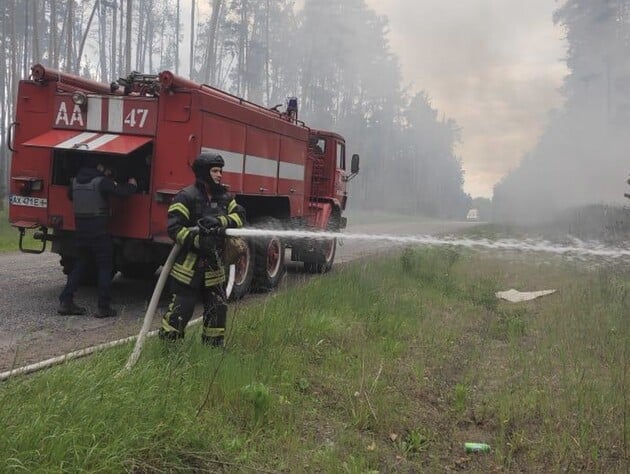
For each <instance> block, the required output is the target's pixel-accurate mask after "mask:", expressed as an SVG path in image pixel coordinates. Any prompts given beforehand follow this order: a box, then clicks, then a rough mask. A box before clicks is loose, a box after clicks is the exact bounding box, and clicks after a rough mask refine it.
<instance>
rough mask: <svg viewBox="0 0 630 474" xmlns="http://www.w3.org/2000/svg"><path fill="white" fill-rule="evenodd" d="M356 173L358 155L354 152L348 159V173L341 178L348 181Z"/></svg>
mask: <svg viewBox="0 0 630 474" xmlns="http://www.w3.org/2000/svg"><path fill="white" fill-rule="evenodd" d="M357 174H359V155H357V154H356V153H355V154H354V155H352V161H350V174H349V175H348V176H345V177H344V178H343V180H344V181H345V182H348V181H350V180H351V179H352V178H354V177H355V176H356V175H357Z"/></svg>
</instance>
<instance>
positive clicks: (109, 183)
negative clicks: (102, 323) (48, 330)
mask: <svg viewBox="0 0 630 474" xmlns="http://www.w3.org/2000/svg"><path fill="white" fill-rule="evenodd" d="M110 175H111V171H110V170H108V169H106V168H105V166H104V165H103V164H102V163H100V162H99V161H98V159H97V158H96V157H95V156H91V155H89V156H86V157H85V158H83V162H82V164H81V168H80V169H79V172H78V173H77V176H76V178H74V179H73V180H72V184H71V186H70V187H69V189H68V196H69V197H70V199H71V200H72V204H73V209H74V221H75V227H76V232H75V246H76V250H77V256H78V260H77V263H76V265H75V267H74V269H73V270H72V272H70V274H69V275H68V281H67V283H66V286H65V288H64V289H63V291H62V292H61V294H60V295H59V309H58V310H57V312H58V313H59V314H63V315H82V314H85V313H86V309H85V308H83V307H81V306H77V305H76V304H75V303H74V293H75V292H76V291H77V289H78V288H79V284H80V282H81V280H82V279H83V278H84V277H85V275H86V273H87V272H88V271H89V267H90V261H91V259H93V260H94V262H95V263H96V267H97V272H98V310H97V312H96V314H95V316H96V317H97V318H108V317H112V316H116V314H117V312H116V310H115V309H113V308H112V307H111V294H110V293H111V281H112V274H113V270H114V252H113V244H112V238H111V236H110V235H109V231H108V229H107V225H108V222H109V203H108V197H109V196H120V197H126V196H130V195H131V194H133V193H134V192H135V191H136V186H137V185H136V180H135V179H134V178H129V180H128V182H127V183H125V184H118V183H116V182H115V181H114V180H113V179H112V178H111V177H110Z"/></svg>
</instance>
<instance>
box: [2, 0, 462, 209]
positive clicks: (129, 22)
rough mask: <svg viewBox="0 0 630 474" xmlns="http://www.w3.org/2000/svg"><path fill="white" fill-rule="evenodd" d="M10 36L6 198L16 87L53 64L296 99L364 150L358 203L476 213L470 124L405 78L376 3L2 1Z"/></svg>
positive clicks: (101, 75)
mask: <svg viewBox="0 0 630 474" xmlns="http://www.w3.org/2000/svg"><path fill="white" fill-rule="evenodd" d="M184 7H186V8H184ZM0 32H1V35H0V36H1V44H2V45H1V47H0V64H1V65H2V66H3V67H1V66H0V102H2V104H3V107H2V108H1V109H0V135H1V137H2V138H1V140H2V141H1V147H0V178H1V180H0V197H2V198H3V199H2V200H1V201H0V202H2V203H3V204H4V203H5V202H6V201H5V198H6V195H7V185H8V165H9V161H10V157H9V150H8V149H7V146H6V136H7V129H8V128H9V125H10V123H11V122H12V121H13V114H14V104H15V99H16V91H17V85H18V81H19V80H21V79H23V78H28V77H29V74H30V67H31V66H32V65H33V64H36V63H42V64H44V65H46V66H48V67H50V68H53V69H57V70H60V71H65V72H71V73H74V74H78V75H81V76H83V77H86V78H90V79H94V80H98V81H101V82H104V83H111V82H112V81H113V80H116V79H118V78H119V77H125V76H126V75H127V74H129V73H130V72H131V71H140V72H143V73H147V74H156V73H158V72H160V71H163V70H171V71H173V72H175V73H176V74H179V75H182V76H184V77H189V78H191V79H193V80H195V81H198V82H200V83H204V84H209V85H212V86H215V87H218V88H221V89H223V90H226V91H228V92H230V93H233V94H235V95H237V96H240V97H243V98H245V99H247V100H250V101H252V102H256V103H258V104H261V105H263V106H267V107H273V106H275V105H277V104H283V103H285V101H286V98H287V97H289V96H296V97H298V100H299V103H300V119H301V120H304V121H305V122H306V124H307V125H309V126H311V127H315V128H322V129H328V130H333V131H335V132H337V133H340V134H341V135H343V136H344V137H345V138H346V141H347V145H348V150H349V152H350V153H359V154H360V155H361V173H360V174H359V176H358V177H357V178H356V179H355V180H354V181H353V182H352V184H351V189H350V193H351V197H350V205H351V207H353V208H357V209H379V210H384V211H396V212H398V213H408V214H424V215H429V216H435V217H443V218H462V217H463V216H465V215H466V211H467V210H468V208H469V207H470V202H471V198H470V196H469V195H467V194H466V193H465V192H464V191H463V183H464V171H463V169H462V165H461V160H460V158H459V157H458V156H457V155H456V153H455V148H456V145H457V143H458V141H459V140H460V134H461V130H460V128H459V126H458V125H457V123H456V122H455V121H454V120H453V119H450V118H447V117H443V116H441V115H440V113H439V112H438V111H437V110H436V109H435V108H434V107H433V106H432V104H431V98H430V91H423V92H419V93H412V92H410V91H409V90H408V87H406V86H405V85H404V83H403V81H402V78H401V72H400V65H399V60H398V58H397V56H396V55H395V54H394V53H393V52H392V50H391V48H390V45H389V42H388V38H387V35H388V23H387V19H386V18H385V17H382V16H379V15H377V14H376V13H375V12H374V11H372V10H370V9H369V8H368V7H367V6H366V3H365V1H364V0H345V1H343V2H338V1H333V0H305V1H304V2H300V5H299V8H298V6H296V3H295V2H294V1H291V0H205V1H202V0H197V1H195V0H190V1H187V0H183V1H182V0H83V1H77V0H41V1H33V0H4V1H2V2H1V3H0Z"/></svg>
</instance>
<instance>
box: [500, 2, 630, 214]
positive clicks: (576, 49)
mask: <svg viewBox="0 0 630 474" xmlns="http://www.w3.org/2000/svg"><path fill="white" fill-rule="evenodd" d="M553 21H555V22H556V24H558V25H560V26H562V28H563V29H564V31H565V34H566V41H567V47H568V49H567V57H566V62H567V66H568V70H569V74H568V75H567V76H566V78H565V80H564V84H563V87H562V93H563V96H564V105H563V107H562V108H561V109H559V110H554V111H552V113H551V114H550V117H549V121H548V123H547V124H546V127H545V130H544V133H543V134H542V136H541V137H540V139H539V141H538V143H537V144H536V146H535V147H534V148H533V149H532V150H531V151H530V152H529V153H527V154H526V155H525V156H524V157H523V158H522V160H521V162H520V165H519V166H518V167H517V168H516V169H514V170H513V171H512V172H511V173H509V174H508V175H506V176H505V177H504V178H503V179H502V180H501V181H500V182H499V183H498V184H497V185H496V186H495V187H494V195H493V208H494V213H495V219H499V220H511V221H515V220H516V221H519V222H524V221H525V222H528V221H529V222H532V221H541V220H546V221H552V220H554V218H555V217H556V216H558V215H559V214H560V213H561V212H563V211H566V210H567V209H576V208H580V207H584V206H587V205H591V204H598V205H605V206H610V205H613V206H619V204H620V203H624V201H626V202H627V199H624V193H627V192H628V186H627V184H626V179H627V177H628V173H629V172H630V166H629V161H630V160H629V159H628V157H629V154H630V152H629V150H630V133H628V130H629V128H630V1H628V0H601V1H597V2H594V1H592V0H567V1H565V2H563V4H562V5H561V6H560V7H559V8H558V9H557V10H556V12H555V15H554V18H553Z"/></svg>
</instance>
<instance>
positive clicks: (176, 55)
mask: <svg viewBox="0 0 630 474" xmlns="http://www.w3.org/2000/svg"><path fill="white" fill-rule="evenodd" d="M175 22H176V23H175V74H179V0H177V14H176V15H175Z"/></svg>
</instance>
